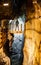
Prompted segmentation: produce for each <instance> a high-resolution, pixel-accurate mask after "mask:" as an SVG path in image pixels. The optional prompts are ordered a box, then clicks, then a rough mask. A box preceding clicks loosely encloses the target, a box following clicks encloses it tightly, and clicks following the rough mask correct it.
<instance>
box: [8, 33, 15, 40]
mask: <svg viewBox="0 0 41 65" xmlns="http://www.w3.org/2000/svg"><path fill="white" fill-rule="evenodd" d="M13 38H14V34H13V33H8V39H9V41H11V40H13Z"/></svg>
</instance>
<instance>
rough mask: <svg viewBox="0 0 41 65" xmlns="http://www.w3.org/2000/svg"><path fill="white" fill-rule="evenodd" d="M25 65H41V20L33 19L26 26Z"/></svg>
mask: <svg viewBox="0 0 41 65" xmlns="http://www.w3.org/2000/svg"><path fill="white" fill-rule="evenodd" d="M24 36H25V42H24V48H23V53H24V59H23V65H41V49H40V48H41V18H32V19H30V20H28V21H27V22H26V24H25V31H24Z"/></svg>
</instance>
